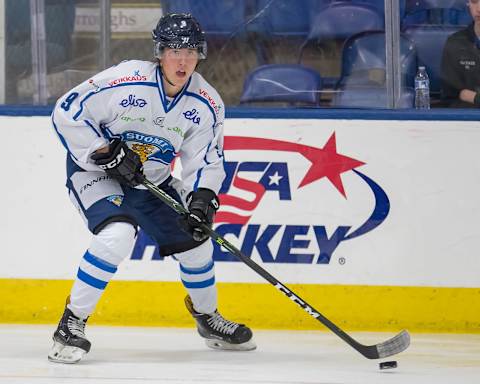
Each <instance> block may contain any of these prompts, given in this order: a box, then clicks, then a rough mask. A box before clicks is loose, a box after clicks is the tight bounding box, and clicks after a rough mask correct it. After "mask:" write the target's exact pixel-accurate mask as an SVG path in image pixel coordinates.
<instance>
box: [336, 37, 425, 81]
mask: <svg viewBox="0 0 480 384" xmlns="http://www.w3.org/2000/svg"><path fill="white" fill-rule="evenodd" d="M400 65H401V73H402V85H403V86H407V87H409V86H413V81H414V78H415V73H416V70H417V58H416V50H415V46H414V44H413V43H412V42H411V41H410V40H409V39H408V38H407V37H405V36H404V35H401V37H400ZM385 73H386V56H385V32H384V31H370V32H362V33H359V34H357V35H354V36H352V37H350V38H349V39H347V40H346V41H345V44H344V45H343V51H342V70H341V76H340V80H339V81H338V83H337V86H336V88H341V87H343V86H344V85H346V84H347V83H348V84H349V85H350V86H352V85H355V86H358V85H369V86H373V85H375V86H384V85H385Z"/></svg>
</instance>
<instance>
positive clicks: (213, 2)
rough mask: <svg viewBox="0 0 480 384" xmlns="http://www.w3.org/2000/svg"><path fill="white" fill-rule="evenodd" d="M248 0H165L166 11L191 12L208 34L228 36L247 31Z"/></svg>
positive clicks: (164, 7)
mask: <svg viewBox="0 0 480 384" xmlns="http://www.w3.org/2000/svg"><path fill="white" fill-rule="evenodd" d="M245 1H246V0H201V1H197V0H164V1H162V7H163V9H164V12H165V13H168V12H177V13H178V12H185V13H191V14H192V15H194V16H195V18H196V19H197V20H198V22H199V23H200V25H201V26H202V28H203V30H204V31H205V33H206V34H207V35H213V36H215V35H216V36H228V35H232V34H239V33H242V32H245V21H246V17H245V15H246V13H245V12H246V10H245Z"/></svg>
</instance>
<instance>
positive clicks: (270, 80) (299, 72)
mask: <svg viewBox="0 0 480 384" xmlns="http://www.w3.org/2000/svg"><path fill="white" fill-rule="evenodd" d="M321 88H322V77H321V75H320V74H319V73H318V72H316V71H314V70H313V69H311V68H307V67H305V66H303V65H299V64H289V65H286V64H270V65H262V66H260V67H258V68H256V69H254V70H253V71H252V72H250V73H249V74H248V76H247V78H246V79H245V82H244V86H243V92H242V95H241V98H240V103H241V104H245V103H255V102H285V103H291V104H307V105H318V103H319V99H320V97H319V94H320V90H321Z"/></svg>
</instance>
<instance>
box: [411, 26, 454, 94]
mask: <svg viewBox="0 0 480 384" xmlns="http://www.w3.org/2000/svg"><path fill="white" fill-rule="evenodd" d="M462 28H463V27H461V26H446V25H445V26H432V25H425V26H413V27H408V28H407V29H405V31H404V34H405V36H407V37H408V38H409V39H410V40H411V41H412V42H413V43H414V44H415V49H416V51H417V60H418V65H423V66H425V68H426V70H427V74H428V76H429V78H430V94H431V95H432V96H433V97H437V96H440V87H441V68H440V67H441V61H442V53H443V47H444V45H445V42H446V41H447V38H448V36H450V35H451V34H453V33H455V32H457V31H459V30H460V29H462Z"/></svg>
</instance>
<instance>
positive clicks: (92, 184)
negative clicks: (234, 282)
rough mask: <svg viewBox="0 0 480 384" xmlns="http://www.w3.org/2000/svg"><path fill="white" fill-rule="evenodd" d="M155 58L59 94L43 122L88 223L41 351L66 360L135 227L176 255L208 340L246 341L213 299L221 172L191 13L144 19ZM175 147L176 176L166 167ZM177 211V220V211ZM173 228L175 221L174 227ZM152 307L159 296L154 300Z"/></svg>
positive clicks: (216, 118)
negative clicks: (48, 122)
mask: <svg viewBox="0 0 480 384" xmlns="http://www.w3.org/2000/svg"><path fill="white" fill-rule="evenodd" d="M152 35H153V40H154V52H155V61H153V62H151V61H140V60H128V61H123V62H121V63H120V64H118V65H116V66H113V67H111V68H108V69H106V70H105V71H103V72H100V73H98V74H97V75H95V76H93V77H92V78H91V79H89V80H87V81H85V82H84V83H82V84H80V85H78V86H77V87H75V88H73V89H72V90H71V91H69V92H68V93H66V94H65V95H64V96H62V97H61V98H60V99H59V100H58V102H57V104H56V105H55V108H54V110H53V113H52V123H53V127H54V129H55V132H56V133H57V135H58V136H59V138H60V141H61V143H62V144H63V145H64V147H65V149H66V150H67V188H68V190H69V194H70V197H71V199H72V201H73V203H74V205H75V206H76V207H77V209H78V211H79V212H80V213H81V215H82V217H83V218H84V220H85V222H86V225H87V226H88V229H89V230H90V232H91V233H92V240H91V243H90V246H89V247H88V249H87V251H86V252H85V254H84V256H83V258H82V260H81V261H80V266H79V268H78V273H77V276H76V279H75V282H74V284H73V287H72V289H71V292H70V296H69V298H67V303H66V306H65V310H64V313H63V316H62V318H61V319H60V322H59V324H58V328H57V330H56V331H55V332H54V334H53V341H54V344H53V347H52V349H51V350H50V353H49V355H48V358H49V360H50V361H53V362H60V363H76V362H78V361H80V360H81V359H82V358H83V356H84V355H85V354H86V353H88V352H89V350H90V347H91V344H90V341H89V340H88V339H87V338H86V336H85V332H84V329H85V324H86V322H87V319H88V318H89V316H90V315H91V314H92V313H93V311H94V309H95V306H96V304H97V302H98V300H99V299H100V297H101V296H102V294H103V292H104V290H105V288H106V287H107V285H108V282H109V281H110V279H111V278H112V277H113V275H114V274H115V272H116V271H117V267H118V265H119V264H120V263H121V262H122V260H124V259H125V258H128V257H129V255H130V254H131V251H132V248H133V246H134V243H135V238H136V234H137V228H138V227H141V228H142V229H143V230H144V231H145V232H146V233H148V234H149V235H150V236H151V237H152V238H153V239H155V240H156V241H157V244H158V247H159V252H160V255H162V256H169V255H171V256H173V257H174V258H175V259H176V260H178V262H179V266H180V276H181V280H182V283H183V285H184V286H185V288H186V290H187V291H188V295H187V296H186V298H185V305H186V307H187V309H188V311H189V312H190V313H191V315H192V316H193V318H194V319H195V321H196V323H197V330H198V332H199V334H200V335H201V336H202V337H203V338H205V339H206V343H207V345H208V346H209V347H211V348H216V349H229V350H252V349H255V347H256V345H255V343H254V342H253V340H252V331H251V330H250V328H248V327H247V326H245V325H243V324H238V323H235V322H233V321H230V320H227V319H225V318H224V317H223V316H222V315H221V314H220V313H219V312H218V310H217V290H216V284H215V271H214V262H213V244H212V241H211V240H210V238H209V236H208V235H207V234H206V233H204V231H203V230H202V229H201V225H204V224H206V225H208V226H210V227H211V226H212V223H213V220H214V216H215V212H216V211H217V209H218V208H219V199H218V197H217V194H218V191H219V189H220V187H221V184H222V182H223V179H224V178H225V170H224V158H223V121H224V117H225V108H224V104H223V101H222V99H221V98H220V96H219V95H218V93H217V92H216V90H215V89H214V88H213V87H212V86H211V85H210V84H208V83H207V82H206V81H205V80H204V79H203V77H202V76H201V75H200V74H198V73H197V72H196V71H195V69H196V67H197V65H198V62H199V60H200V59H204V58H205V57H206V55H207V45H206V41H205V35H204V32H203V31H202V29H201V27H200V25H199V24H198V22H197V21H196V20H195V18H193V17H192V16H191V15H190V14H167V15H165V16H163V17H162V18H161V19H160V21H159V22H158V24H157V26H156V28H155V29H154V30H153V33H152ZM177 156H180V159H181V162H182V173H181V177H182V180H178V179H175V178H173V177H172V175H171V164H172V161H173V160H174V159H175V157H177ZM144 178H147V179H148V180H149V181H150V182H152V183H155V184H156V185H158V186H159V187H160V188H162V189H163V190H164V191H165V192H167V193H168V194H170V195H171V196H172V197H173V198H175V199H176V200H177V201H179V202H181V203H182V204H184V205H185V206H186V207H188V210H189V213H188V214H185V215H184V216H181V217H179V216H178V215H177V213H176V212H175V211H173V210H172V209H171V208H170V207H168V206H167V205H166V204H164V203H163V202H162V201H160V200H159V199H158V198H155V197H154V196H153V195H152V194H151V193H150V192H149V191H148V190H146V188H145V187H144V186H143V185H142V181H143V180H144ZM179 218H180V220H179ZM182 229H183V230H182ZM158 310H159V311H164V310H168V308H159V309H158Z"/></svg>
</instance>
